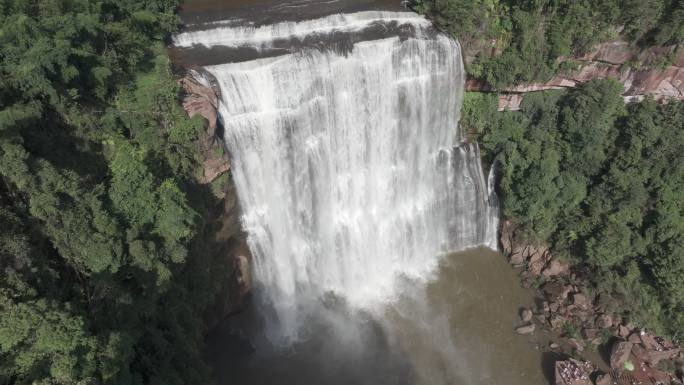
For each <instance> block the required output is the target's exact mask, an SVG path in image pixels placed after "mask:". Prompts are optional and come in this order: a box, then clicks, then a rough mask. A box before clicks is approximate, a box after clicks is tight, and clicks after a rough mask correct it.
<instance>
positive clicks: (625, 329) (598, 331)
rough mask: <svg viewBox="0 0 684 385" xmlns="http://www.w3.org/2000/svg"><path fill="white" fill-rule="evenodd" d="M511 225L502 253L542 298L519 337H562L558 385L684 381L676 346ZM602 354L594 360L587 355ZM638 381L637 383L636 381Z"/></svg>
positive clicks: (525, 317)
mask: <svg viewBox="0 0 684 385" xmlns="http://www.w3.org/2000/svg"><path fill="white" fill-rule="evenodd" d="M521 230H522V229H520V228H518V227H516V225H515V224H513V223H512V222H511V221H510V220H506V221H503V223H502V227H501V246H502V252H503V254H504V255H505V257H506V258H507V260H508V262H509V263H510V264H511V265H512V266H513V267H514V268H516V269H518V270H519V278H520V284H521V286H523V287H526V288H533V289H535V290H536V292H537V294H538V299H537V301H536V303H535V306H534V307H532V308H529V309H525V310H524V311H523V313H521V314H522V315H521V317H522V321H523V322H524V325H523V326H522V327H521V328H519V329H517V331H518V332H521V333H524V334H531V333H533V332H535V330H538V329H542V330H545V331H551V332H553V333H555V334H556V335H558V336H559V337H561V338H560V341H561V344H555V345H549V346H548V347H546V349H547V350H548V351H557V352H560V353H561V356H559V360H558V361H557V362H556V363H555V368H556V370H555V376H554V377H555V383H556V384H558V385H571V384H572V385H583V384H596V385H608V384H620V385H622V384H633V383H644V384H647V383H660V384H670V383H672V384H674V383H681V382H682V375H683V369H684V355H683V354H682V351H681V348H680V347H679V346H678V345H677V344H676V342H673V341H669V340H667V339H665V338H662V337H660V336H657V335H654V334H653V333H651V332H649V331H648V330H645V329H643V328H640V327H639V325H634V324H632V323H631V322H629V320H628V319H627V318H625V317H623V316H621V315H620V314H617V313H615V312H614V311H612V309H611V301H612V298H610V297H607V296H605V295H604V296H601V295H596V294H593V293H592V290H591V289H592V285H591V284H590V277H589V276H588V275H587V274H589V272H588V271H586V269H582V268H581V267H580V266H579V265H572V264H569V263H567V262H564V261H561V260H560V259H559V258H555V257H554V256H553V255H552V253H551V251H550V250H549V248H548V247H546V246H545V245H539V244H529V243H526V242H524V241H522V240H521V237H520V232H521ZM587 351H590V352H592V351H593V352H598V353H599V354H598V355H594V357H587V356H586V355H584V356H582V354H583V352H587ZM634 381H636V382H634Z"/></svg>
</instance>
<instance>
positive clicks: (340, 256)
mask: <svg viewBox="0 0 684 385" xmlns="http://www.w3.org/2000/svg"><path fill="white" fill-rule="evenodd" d="M233 24H234V23H224V24H220V23H219V24H216V25H215V26H214V27H213V29H208V30H198V31H190V32H186V33H183V34H181V35H179V36H177V37H176V38H175V44H176V45H177V46H181V47H195V46H205V47H214V46H221V47H224V48H225V47H228V48H233V49H238V48H243V49H244V48H250V49H254V50H257V51H260V52H265V51H266V50H267V49H268V47H272V46H273V45H274V44H275V43H276V42H281V43H279V44H280V46H281V47H282V46H283V44H282V42H283V41H287V42H293V41H297V42H299V43H300V44H293V45H292V46H293V47H296V48H293V49H290V50H288V51H287V52H286V53H283V52H279V54H277V55H275V54H269V55H262V57H258V58H256V59H250V60H245V61H239V60H226V62H225V63H224V64H218V65H210V66H206V67H204V69H205V70H206V71H207V72H208V73H210V74H211V75H212V76H213V77H214V79H215V80H216V82H217V83H218V86H219V88H220V92H221V103H220V107H219V113H220V119H221V121H222V123H223V125H224V128H225V134H224V135H225V137H224V139H225V144H226V146H227V148H228V150H229V151H230V153H231V155H232V170H233V177H234V180H235V184H236V187H237V191H238V196H239V199H240V203H241V206H242V209H243V213H244V214H243V217H242V223H243V226H244V229H245V230H246V232H247V234H248V244H249V247H250V249H251V251H252V254H253V257H254V261H253V262H254V272H255V275H256V279H257V280H258V282H259V283H260V286H261V287H262V294H263V296H264V298H265V300H266V301H267V302H269V303H270V305H271V306H272V307H273V309H274V310H275V312H274V313H275V317H276V318H277V325H278V327H277V333H276V334H277V335H278V336H279V337H280V338H284V339H286V340H288V339H290V340H291V339H296V338H297V336H298V331H299V328H298V324H300V323H301V320H302V319H303V317H305V316H306V314H305V313H306V309H307V307H308V306H310V305H311V304H313V303H316V302H317V301H319V300H320V298H323V297H326V296H328V295H330V294H332V295H334V296H336V297H339V298H342V299H343V300H344V301H346V302H347V303H348V304H350V305H351V306H352V307H355V308H362V309H369V308H372V307H373V306H376V305H377V304H381V303H383V302H385V301H388V300H391V299H392V298H393V296H394V294H395V292H394V290H395V286H396V281H397V279H399V278H400V277H402V276H404V277H411V278H418V279H423V278H428V277H429V275H430V273H431V272H432V271H434V269H435V267H436V266H437V264H438V263H439V261H440V257H441V256H442V255H443V254H445V253H448V252H451V251H456V250H462V249H465V248H469V247H473V246H476V245H487V246H489V247H493V248H495V247H496V242H497V241H496V226H497V212H496V205H495V204H490V203H493V201H495V199H493V198H495V197H494V196H493V195H492V194H493V191H491V186H488V184H487V182H486V181H485V177H484V175H483V171H482V168H481V164H480V154H479V150H478V147H477V145H476V144H469V143H465V142H464V135H463V133H462V132H461V131H460V130H459V129H458V121H459V114H460V107H461V102H462V94H463V89H464V70H463V64H462V59H461V51H460V47H459V44H458V43H457V42H456V41H454V40H452V39H450V38H448V37H446V36H445V35H443V34H441V33H438V32H436V31H435V30H434V29H433V28H432V27H431V25H430V23H429V22H428V21H427V20H426V19H424V18H423V17H421V16H418V15H417V14H415V13H412V12H375V11H367V12H358V13H352V14H345V15H332V16H327V17H322V18H320V19H315V20H308V21H300V22H283V23H277V24H273V25H266V26H260V27H259V26H256V27H255V26H252V25H244V26H234V25H233ZM390 27H391V28H390ZM370 28H373V29H374V30H376V31H377V30H390V29H392V28H393V29H392V30H396V29H397V28H399V29H401V28H404V30H405V31H408V32H409V33H408V35H407V34H406V33H404V34H396V33H394V32H392V34H394V35H393V36H392V34H390V35H389V36H388V35H387V34H384V35H382V36H380V37H378V36H376V35H377V34H376V35H373V37H378V38H371V39H367V40H364V36H365V35H364V34H366V32H367V30H368V29H370ZM343 35H344V36H347V37H346V39H347V40H348V41H350V42H351V43H350V44H349V45H347V47H346V49H344V50H338V49H320V45H317V44H313V43H312V44H313V46H312V47H308V46H307V43H306V42H307V41H317V40H318V41H320V40H321V39H322V40H325V41H328V40H340V39H343V38H344V37H343ZM312 36H313V38H312ZM349 36H352V38H349ZM307 39H308V40H307ZM302 42H303V43H302ZM490 185H491V183H490Z"/></svg>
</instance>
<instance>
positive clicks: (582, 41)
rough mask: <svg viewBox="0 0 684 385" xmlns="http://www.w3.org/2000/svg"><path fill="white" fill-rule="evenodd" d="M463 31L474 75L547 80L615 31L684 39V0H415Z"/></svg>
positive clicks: (647, 39) (631, 36) (661, 41)
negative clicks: (569, 58) (566, 59)
mask: <svg viewBox="0 0 684 385" xmlns="http://www.w3.org/2000/svg"><path fill="white" fill-rule="evenodd" d="M412 6H413V8H414V9H415V10H417V11H418V12H421V13H425V14H427V15H428V16H430V18H431V19H433V20H434V21H435V22H436V23H437V24H438V25H440V26H441V27H442V28H443V29H444V30H445V31H447V32H448V33H450V34H451V35H453V36H454V37H456V38H458V39H460V41H461V43H462V44H463V46H464V50H465V51H466V54H467V55H474V58H472V60H471V62H470V64H469V65H468V66H467V70H468V73H469V74H470V76H472V77H475V78H478V79H481V80H484V81H486V82H488V83H489V84H491V85H493V86H494V87H496V88H500V87H504V86H508V85H512V84H516V83H521V82H531V81H545V80H548V79H549V78H551V77H552V76H553V75H554V74H555V73H557V72H558V71H562V70H564V69H569V68H570V67H572V66H573V64H572V62H568V61H562V60H559V59H560V58H564V57H572V56H580V55H582V54H584V53H586V52H587V51H588V50H589V49H591V47H592V46H593V45H595V44H596V43H599V42H602V41H606V40H609V39H615V38H617V37H618V36H620V37H622V38H624V39H626V40H628V41H630V42H632V43H633V44H634V46H635V47H646V46H653V45H675V44H680V43H681V42H682V41H684V3H682V2H681V1H672V0H601V1H591V0H580V1H574V0H413V1H412Z"/></svg>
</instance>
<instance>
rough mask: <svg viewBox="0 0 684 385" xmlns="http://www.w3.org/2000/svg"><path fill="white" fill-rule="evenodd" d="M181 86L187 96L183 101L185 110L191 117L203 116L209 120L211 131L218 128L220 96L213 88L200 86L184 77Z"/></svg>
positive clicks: (198, 83) (193, 80)
mask: <svg viewBox="0 0 684 385" xmlns="http://www.w3.org/2000/svg"><path fill="white" fill-rule="evenodd" d="M181 86H183V89H184V90H185V93H186V96H185V98H184V99H183V109H184V110H185V111H186V112H187V113H188V115H189V116H190V117H193V116H195V115H201V116H202V117H204V118H205V119H206V120H207V123H208V126H209V129H210V130H211V131H212V132H213V130H214V129H215V128H216V119H217V105H218V96H217V95H216V93H215V92H214V90H213V89H212V88H211V87H208V86H206V85H203V84H200V82H199V81H197V80H195V79H193V78H191V77H184V78H183V79H181Z"/></svg>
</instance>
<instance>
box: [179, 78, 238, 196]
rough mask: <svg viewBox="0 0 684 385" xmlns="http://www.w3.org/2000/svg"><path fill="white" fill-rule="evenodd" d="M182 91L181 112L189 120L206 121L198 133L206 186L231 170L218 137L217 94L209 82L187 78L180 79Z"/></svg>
mask: <svg viewBox="0 0 684 385" xmlns="http://www.w3.org/2000/svg"><path fill="white" fill-rule="evenodd" d="M180 83H181V86H182V88H183V91H184V92H183V98H182V104H183V109H185V111H186V112H187V113H188V115H189V116H190V117H193V116H196V115H199V116H202V117H203V118H204V119H205V120H206V127H207V129H206V131H205V132H203V133H202V134H200V137H199V140H198V145H199V146H200V153H201V154H202V157H203V159H202V175H200V176H199V180H200V183H202V184H209V183H211V182H212V181H214V180H215V179H216V178H218V177H219V176H221V175H222V174H224V173H225V172H227V171H228V170H229V169H230V160H229V158H228V153H227V152H226V151H225V149H224V148H223V143H222V142H221V140H220V139H219V137H218V136H217V132H216V130H217V127H218V112H217V111H218V95H217V93H216V91H215V90H214V88H213V87H212V86H211V85H210V84H208V83H202V82H200V81H198V80H196V78H195V77H193V76H191V75H187V76H185V77H183V78H182V79H181V80H180Z"/></svg>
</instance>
